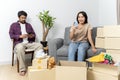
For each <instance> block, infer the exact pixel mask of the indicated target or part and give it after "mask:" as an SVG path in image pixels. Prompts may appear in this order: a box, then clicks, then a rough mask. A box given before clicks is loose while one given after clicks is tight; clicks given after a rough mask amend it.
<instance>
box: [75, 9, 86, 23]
mask: <svg viewBox="0 0 120 80" xmlns="http://www.w3.org/2000/svg"><path fill="white" fill-rule="evenodd" d="M79 14H82V15H83V16H84V17H85V22H84V24H86V23H88V16H87V14H86V12H84V11H80V12H78V14H77V17H76V20H77V22H78V23H79V21H78V17H79Z"/></svg>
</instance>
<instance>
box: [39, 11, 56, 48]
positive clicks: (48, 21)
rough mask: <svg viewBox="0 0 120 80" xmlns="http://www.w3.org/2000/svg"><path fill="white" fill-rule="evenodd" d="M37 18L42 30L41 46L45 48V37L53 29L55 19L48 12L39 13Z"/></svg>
mask: <svg viewBox="0 0 120 80" xmlns="http://www.w3.org/2000/svg"><path fill="white" fill-rule="evenodd" d="M38 17H39V19H40V21H41V22H42V29H43V35H42V41H41V43H42V44H43V46H46V45H45V44H46V42H47V41H46V37H47V35H48V32H49V30H50V29H51V28H52V27H53V24H54V20H55V19H56V18H54V17H52V16H51V15H49V10H47V11H43V12H40V13H39V16H38Z"/></svg>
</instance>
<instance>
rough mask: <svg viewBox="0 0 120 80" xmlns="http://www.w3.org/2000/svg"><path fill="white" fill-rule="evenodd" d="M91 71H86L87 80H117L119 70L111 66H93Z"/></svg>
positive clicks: (97, 64)
mask: <svg viewBox="0 0 120 80" xmlns="http://www.w3.org/2000/svg"><path fill="white" fill-rule="evenodd" d="M93 65H94V67H92V69H88V74H87V75H88V76H87V77H88V80H119V79H120V78H119V77H120V75H119V68H118V67H115V66H113V65H107V64H100V63H95V64H93Z"/></svg>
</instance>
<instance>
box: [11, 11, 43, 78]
mask: <svg viewBox="0 0 120 80" xmlns="http://www.w3.org/2000/svg"><path fill="white" fill-rule="evenodd" d="M18 18H19V20H18V21H17V22H15V23H13V24H12V25H11V26H10V30H9V34H10V38H11V39H14V52H15V53H16V54H17V58H18V60H19V71H20V72H19V73H20V75H21V76H24V75H25V73H26V65H25V49H26V48H27V49H33V50H34V51H35V52H36V51H38V50H40V49H42V48H43V47H42V45H41V44H40V43H35V37H36V34H35V32H34V30H33V28H32V26H31V24H29V23H27V22H26V18H27V13H26V12H25V11H19V12H18Z"/></svg>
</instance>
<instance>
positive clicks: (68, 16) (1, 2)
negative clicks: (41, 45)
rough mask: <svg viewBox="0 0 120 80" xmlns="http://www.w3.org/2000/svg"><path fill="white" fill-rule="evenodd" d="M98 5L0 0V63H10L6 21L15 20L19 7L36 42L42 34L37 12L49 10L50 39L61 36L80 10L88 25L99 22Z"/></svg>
mask: <svg viewBox="0 0 120 80" xmlns="http://www.w3.org/2000/svg"><path fill="white" fill-rule="evenodd" d="M109 1H111V0H109ZM112 1H113V0H112ZM100 3H102V2H100ZM105 3H106V1H105ZM106 4H107V3H106ZM101 5H102V4H100V6H101ZM113 6H114V5H113ZM98 8H99V3H98V0H57V1H56V0H0V10H1V12H0V18H1V21H0V26H1V29H0V45H1V46H0V64H3V63H11V50H12V49H11V48H12V47H11V45H12V43H11V40H10V38H9V34H8V32H9V26H10V24H11V23H12V22H15V21H17V20H18V19H17V12H18V11H19V10H25V11H26V12H27V13H28V20H27V21H28V22H30V23H31V24H32V25H33V28H34V30H35V32H36V34H37V38H38V41H40V40H41V36H42V35H41V34H42V31H41V23H40V21H39V19H38V17H37V14H38V13H39V12H40V11H43V10H50V13H51V15H53V16H54V17H56V22H55V25H54V28H52V29H51V30H50V34H49V37H48V38H49V39H50V38H56V37H61V38H62V37H63V34H64V28H65V27H67V26H70V25H71V24H72V23H73V22H74V21H75V18H76V14H77V13H78V12H79V11H81V10H84V11H86V12H87V14H88V17H89V22H90V23H91V25H92V26H98V24H99V21H100V24H102V23H103V22H104V21H102V20H101V19H102V18H101V17H100V19H99V16H98V15H99V13H102V9H101V7H100V12H99V9H98ZM110 8H112V7H110ZM112 9H113V8H112ZM104 12H105V11H104ZM100 16H103V15H100Z"/></svg>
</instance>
